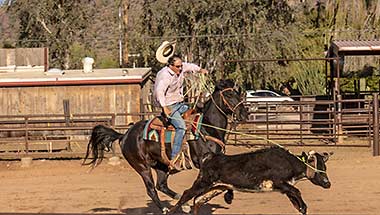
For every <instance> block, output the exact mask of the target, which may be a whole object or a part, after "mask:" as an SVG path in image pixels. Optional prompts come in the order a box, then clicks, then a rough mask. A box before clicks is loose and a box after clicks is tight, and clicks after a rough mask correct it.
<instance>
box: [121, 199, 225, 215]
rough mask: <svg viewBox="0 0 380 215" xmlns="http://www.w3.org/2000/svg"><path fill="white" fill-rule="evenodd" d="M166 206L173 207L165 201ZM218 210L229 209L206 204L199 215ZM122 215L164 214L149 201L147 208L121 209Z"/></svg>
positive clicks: (178, 212) (179, 212) (180, 212)
mask: <svg viewBox="0 0 380 215" xmlns="http://www.w3.org/2000/svg"><path fill="white" fill-rule="evenodd" d="M162 203H163V205H164V206H166V207H168V208H170V207H171V206H172V205H170V204H169V201H163V202H162ZM217 208H223V209H228V208H226V207H223V206H220V205H218V204H205V205H203V206H202V207H201V209H200V211H199V213H200V214H212V212H213V211H214V210H215V209H217ZM120 212H122V213H124V214H147V215H149V214H152V215H153V214H162V213H161V211H160V210H159V209H158V207H157V206H156V205H155V204H154V203H153V202H152V201H149V203H148V206H147V207H140V208H126V209H121V211H120ZM174 214H185V213H184V212H182V211H177V212H176V213H174Z"/></svg>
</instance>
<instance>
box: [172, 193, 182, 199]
mask: <svg viewBox="0 0 380 215" xmlns="http://www.w3.org/2000/svg"><path fill="white" fill-rule="evenodd" d="M180 198H181V194H179V193H177V194H175V196H174V198H173V199H175V200H179V199H180Z"/></svg>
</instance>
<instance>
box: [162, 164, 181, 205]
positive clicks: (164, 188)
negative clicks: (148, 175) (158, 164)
mask: <svg viewBox="0 0 380 215" xmlns="http://www.w3.org/2000/svg"><path fill="white" fill-rule="evenodd" d="M156 172H157V183H156V188H157V190H159V191H161V192H163V193H165V194H166V195H168V196H169V197H170V198H172V199H179V198H180V197H181V195H180V194H178V193H176V192H174V191H173V190H171V189H170V188H169V187H168V176H169V175H168V174H167V173H166V172H164V171H162V170H159V169H156Z"/></svg>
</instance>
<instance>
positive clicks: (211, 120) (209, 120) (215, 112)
mask: <svg viewBox="0 0 380 215" xmlns="http://www.w3.org/2000/svg"><path fill="white" fill-rule="evenodd" d="M210 102H211V103H210V104H208V105H207V108H206V109H205V111H204V115H203V123H205V124H207V125H211V126H205V129H206V131H207V132H208V133H209V134H210V135H211V136H213V137H216V138H218V139H220V140H222V141H224V136H225V134H226V131H225V129H226V128H227V122H228V121H227V116H226V115H225V114H224V113H222V111H221V110H220V108H218V107H216V105H215V104H214V103H213V102H212V101H210Z"/></svg>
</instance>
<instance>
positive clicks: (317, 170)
mask: <svg viewBox="0 0 380 215" xmlns="http://www.w3.org/2000/svg"><path fill="white" fill-rule="evenodd" d="M169 118H171V119H176V118H174V117H171V116H170V117H169ZM185 121H186V122H188V123H192V122H190V121H188V120H185ZM200 124H201V125H202V126H205V127H210V128H214V129H217V130H220V131H225V132H227V133H231V134H239V135H242V136H250V137H255V138H259V139H262V140H266V141H267V142H269V143H271V144H273V145H276V146H278V147H280V148H283V149H285V147H284V146H282V145H281V144H279V143H276V142H275V141H273V140H270V139H267V138H265V137H260V136H257V135H254V134H247V133H243V132H239V131H232V130H228V129H224V128H220V127H217V126H214V125H209V124H205V123H202V122H200ZM288 151H289V150H288ZM289 153H290V154H292V155H293V156H294V157H296V158H297V159H298V160H300V161H301V162H302V163H304V164H305V165H306V166H307V167H309V168H311V169H312V170H314V171H315V172H321V173H326V171H323V170H319V169H317V168H316V167H313V166H311V165H310V164H308V163H307V162H306V160H303V159H301V158H300V157H298V156H297V155H295V154H293V153H292V152H290V151H289Z"/></svg>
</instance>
